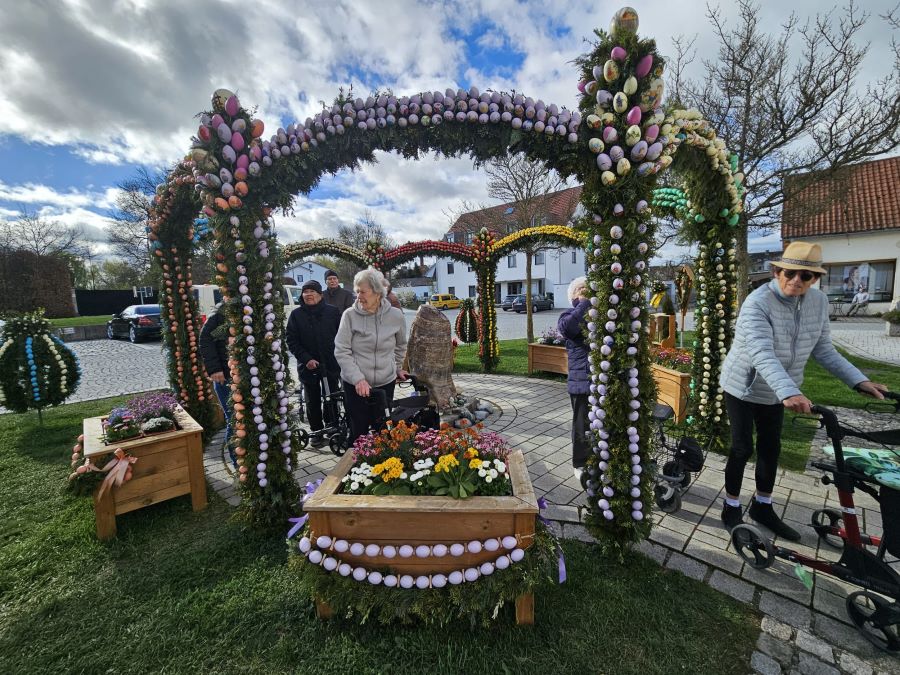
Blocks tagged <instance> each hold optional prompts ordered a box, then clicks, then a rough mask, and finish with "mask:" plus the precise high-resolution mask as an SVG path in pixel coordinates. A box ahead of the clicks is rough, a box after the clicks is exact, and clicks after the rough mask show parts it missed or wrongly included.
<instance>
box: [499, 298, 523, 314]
mask: <svg viewBox="0 0 900 675" xmlns="http://www.w3.org/2000/svg"><path fill="white" fill-rule="evenodd" d="M517 298H522V302H525V296H524V295H519V294H515V295H507V296H506V297H505V298H503V302H501V303H500V309H502V310H503V311H504V312H508V311H509V310H511V309H512V308H513V303H514V302H515V301H516V299H517Z"/></svg>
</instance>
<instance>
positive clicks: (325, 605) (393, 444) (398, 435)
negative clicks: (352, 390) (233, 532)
mask: <svg viewBox="0 0 900 675" xmlns="http://www.w3.org/2000/svg"><path fill="white" fill-rule="evenodd" d="M307 492H308V493H309V494H308V496H307V497H306V498H305V500H304V503H303V510H304V511H305V512H306V514H307V516H306V517H308V521H306V517H304V518H303V519H301V520H300V522H299V523H298V524H297V526H296V527H295V528H293V529H292V530H291V532H290V533H289V534H288V538H289V541H290V542H291V550H292V551H293V552H294V553H295V556H294V564H295V565H296V569H297V570H298V572H299V573H300V575H301V577H302V579H303V585H304V586H305V587H306V588H307V589H308V591H309V592H310V594H311V595H312V596H313V598H314V599H315V601H316V606H317V611H318V613H319V616H320V617H322V618H327V617H329V616H331V614H332V612H333V611H334V610H337V611H338V612H339V613H340V614H341V615H342V616H347V615H349V614H351V613H353V612H354V611H358V612H359V613H360V615H364V616H369V614H370V613H371V612H373V611H378V612H379V613H382V610H383V612H385V613H388V614H390V615H391V616H392V617H393V618H397V617H407V619H409V618H411V617H412V616H415V617H416V618H421V619H425V620H434V619H436V618H437V619H439V620H441V619H440V617H442V616H444V618H446V616H455V615H457V614H458V615H459V616H469V613H470V612H471V611H474V610H475V609H476V607H477V608H478V609H479V610H484V611H486V613H487V614H488V615H490V614H491V613H493V615H496V608H497V607H499V606H500V605H501V604H503V601H513V600H514V601H515V604H516V618H517V621H518V622H519V623H531V622H532V621H533V596H532V594H533V592H534V588H535V582H536V580H537V579H538V578H539V577H540V576H541V575H540V574H535V573H534V567H533V566H534V565H543V564H545V563H546V562H548V560H553V557H552V556H553V555H554V553H553V551H554V545H553V544H552V543H549V542H550V540H548V537H549V535H548V533H547V531H546V530H545V529H543V528H541V527H540V526H539V525H538V524H537V523H536V516H537V513H538V502H537V499H536V498H535V495H534V490H533V488H532V486H531V481H530V480H529V477H528V469H527V467H526V466H525V460H524V457H523V456H522V452H521V451H518V450H511V449H510V447H509V446H508V445H507V443H506V441H505V440H504V439H503V438H502V437H501V436H500V435H499V434H496V433H493V432H489V431H483V430H482V428H481V426H480V425H477V426H476V427H474V428H468V429H453V428H450V427H449V426H447V425H442V427H441V428H440V429H439V430H421V431H420V430H419V429H418V428H417V427H416V426H415V425H408V424H405V423H403V422H400V423H397V424H392V425H389V426H388V427H387V428H386V429H385V430H383V431H381V432H378V433H374V432H373V433H370V434H368V435H366V436H363V437H361V438H359V439H357V441H356V443H355V444H354V446H353V450H352V452H348V453H347V454H346V455H344V458H343V459H342V460H341V462H340V463H339V464H338V466H337V467H336V468H335V469H334V470H333V471H332V472H331V473H330V474H328V476H326V477H325V479H324V480H323V481H322V482H321V484H320V485H318V486H313V485H308V486H307ZM294 537H297V538H296V539H294ZM548 543H549V546H548ZM529 569H530V570H531V571H529ZM482 579H484V581H481V580H482ZM482 584H484V586H482ZM454 586H455V587H457V590H454V591H453V592H452V593H448V592H447V591H446V590H444V591H442V590H441V589H450V588H453V587H454ZM479 588H484V589H487V590H486V591H479V590H478V589H479ZM501 588H504V589H505V590H500V589H501ZM498 591H499V592H500V596H499V598H498V597H497V596H494V595H493V594H494V593H496V592H498ZM397 594H399V595H397ZM404 594H406V595H404ZM479 594H480V596H479ZM476 596H479V597H480V599H478V600H476ZM438 598H440V600H438ZM479 603H486V604H484V605H483V606H482V605H481V604H479ZM399 608H402V612H400V613H398V609H399ZM441 608H442V609H441ZM445 612H446V615H445V614H444V613H445Z"/></svg>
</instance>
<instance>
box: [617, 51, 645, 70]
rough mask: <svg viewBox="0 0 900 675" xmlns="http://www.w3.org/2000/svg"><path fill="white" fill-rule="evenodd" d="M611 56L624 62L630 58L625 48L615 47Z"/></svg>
mask: <svg viewBox="0 0 900 675" xmlns="http://www.w3.org/2000/svg"><path fill="white" fill-rule="evenodd" d="M609 55H610V56H611V57H612V58H613V59H614V60H616V61H624V60H625V57H627V56H628V52H626V51H625V48H624V47H613V48H612V51H611V52H610V53H609ZM645 74H646V73H645Z"/></svg>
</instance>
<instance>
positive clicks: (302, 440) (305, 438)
mask: <svg viewBox="0 0 900 675" xmlns="http://www.w3.org/2000/svg"><path fill="white" fill-rule="evenodd" d="M296 435H297V443H298V444H299V445H300V449H301V450H303V449H304V448H306V446H308V445H309V434H308V433H307V431H306V429H298V430H297V431H296Z"/></svg>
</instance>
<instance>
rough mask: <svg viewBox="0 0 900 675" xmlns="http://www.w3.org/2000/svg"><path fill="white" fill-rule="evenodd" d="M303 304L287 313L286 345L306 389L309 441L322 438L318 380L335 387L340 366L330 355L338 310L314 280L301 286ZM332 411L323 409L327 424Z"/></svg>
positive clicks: (332, 387)
mask: <svg viewBox="0 0 900 675" xmlns="http://www.w3.org/2000/svg"><path fill="white" fill-rule="evenodd" d="M301 294H302V298H303V304H302V305H301V306H300V307H298V308H297V309H295V310H294V311H293V312H291V316H290V318H289V319H288V325H287V344H288V349H290V350H291V354H293V355H294V358H296V359H297V374H298V375H299V376H300V381H301V382H302V383H303V389H304V390H305V391H306V409H307V414H308V416H309V428H310V430H311V431H312V432H313V433H312V436H311V442H313V443H316V444H317V443H319V442H321V441H322V434H321V432H322V429H323V428H324V424H323V420H322V395H321V384H320V383H321V379H322V377H326V378H327V380H328V388H329V391H335V390H336V389H337V388H338V381H339V379H340V372H341V370H340V368H339V367H338V364H337V360H336V359H335V358H334V336H335V335H336V334H337V330H338V326H339V325H340V321H341V310H339V309H338V308H337V307H334V306H333V305H329V304H326V303H325V302H323V301H322V286H321V284H319V282H318V281H307V282H306V283H305V284H303V286H302V288H301ZM331 413H332V411H331V410H329V409H326V410H325V421H326V422H328V424H329V426H331V425H333V424H334V422H335V420H333V419H330V417H331Z"/></svg>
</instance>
